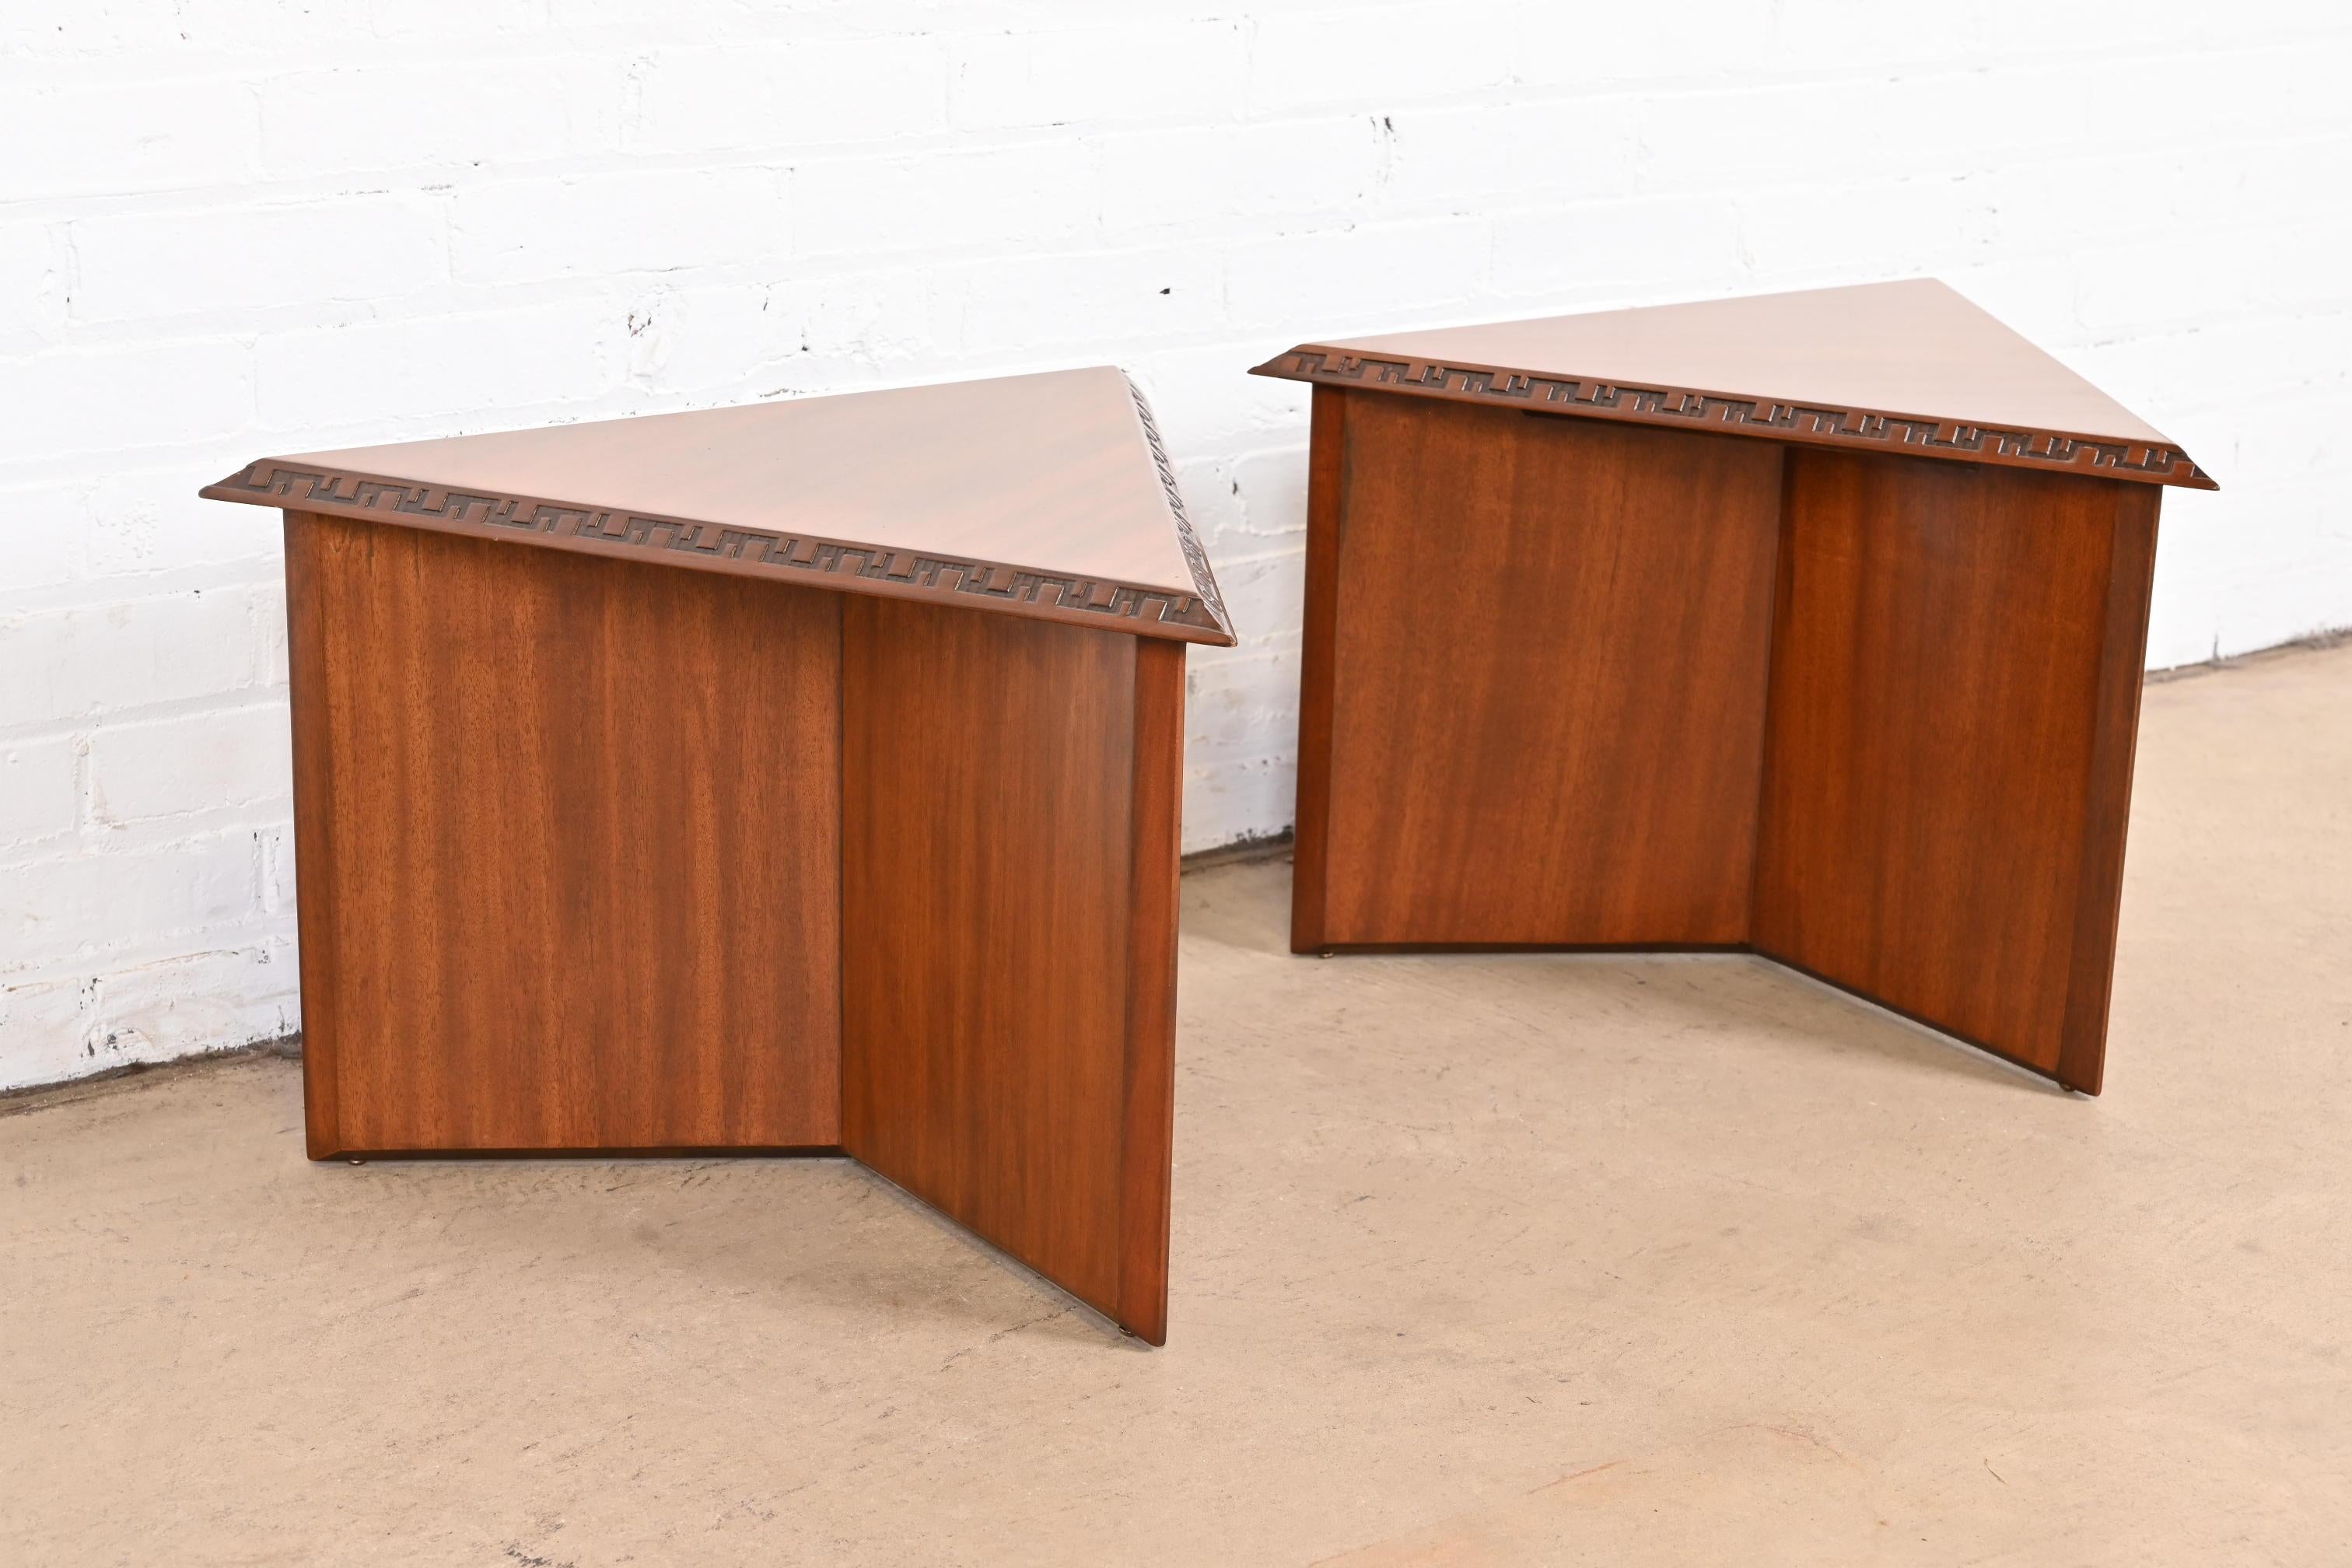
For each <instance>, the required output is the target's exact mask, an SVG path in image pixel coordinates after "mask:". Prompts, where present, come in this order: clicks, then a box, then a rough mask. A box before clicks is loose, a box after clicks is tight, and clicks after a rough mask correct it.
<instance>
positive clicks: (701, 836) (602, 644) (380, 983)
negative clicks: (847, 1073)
mask: <svg viewBox="0 0 2352 1568" xmlns="http://www.w3.org/2000/svg"><path fill="white" fill-rule="evenodd" d="M286 559H287V599H288V620H289V652H290V664H291V678H292V708H293V726H294V780H295V820H296V826H295V840H296V852H297V862H296V868H297V875H298V877H299V893H300V922H301V940H302V952H301V965H302V1015H303V1016H302V1023H303V1036H304V1044H303V1061H304V1080H305V1085H306V1094H307V1099H308V1121H309V1130H310V1152H311V1154H312V1155H313V1156H314V1157H325V1156H329V1155H335V1154H344V1153H362V1152H380V1153H390V1152H426V1151H431V1152H454V1151H476V1152H490V1151H524V1150H542V1151H548V1150H589V1149H595V1150H606V1151H614V1152H625V1151H631V1150H659V1149H746V1148H763V1149H783V1148H824V1147H828V1146H833V1145H836V1144H838V1143H839V1142H840V1136H839V1107H840V1093H839V1078H838V1070H839V1049H838V1040H839V1036H840V1023H839V992H838V984H839V981H838V973H837V953H838V948H839V942H838V935H837V919H838V907H839V906H838V900H839V891H838V873H839V838H838V831H837V827H836V821H835V814H836V811H837V809H838V808H837V805H836V802H837V800H838V784H839V763H838V742H839V712H838V696H839V689H838V660H839V650H840V631H839V626H840V621H839V610H838V607H837V606H838V605H839V600H838V598H837V597H836V596H835V595H829V594H824V593H821V592H815V591H812V590H806V589H800V588H792V587H785V586H782V585H778V584H766V583H757V582H752V581H750V580H747V579H740V578H730V577H723V576H716V575H708V574H699V573H687V572H675V571H670V570H667V569H665V568H662V567H658V566H641V565H636V564H633V563H618V562H612V561H603V560H597V559H594V558H592V557H589V556H584V555H574V554H568V553H564V552H557V551H548V550H518V549H515V548H513V547H512V546H510V545H508V544H505V543H501V542H490V541H484V540H475V539H466V538H461V537H457V536H455V535H449V534H441V533H433V532H426V531H419V530H415V529H406V528H386V527H383V526H380V525H376V524H371V523H363V522H350V521H341V520H337V519H333V518H327V517H320V516H315V515H310V514H304V513H299V512H289V514H287V519H286Z"/></svg>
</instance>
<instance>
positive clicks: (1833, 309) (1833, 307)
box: [1255, 279, 2217, 489]
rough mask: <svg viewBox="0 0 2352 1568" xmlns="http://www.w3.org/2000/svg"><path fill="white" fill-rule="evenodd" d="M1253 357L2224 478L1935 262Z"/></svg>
mask: <svg viewBox="0 0 2352 1568" xmlns="http://www.w3.org/2000/svg"><path fill="white" fill-rule="evenodd" d="M1255 374H1260V375H1272V376H1282V377H1286V378H1288V379H1291V380H1295V381H1307V382H1312V383H1315V384H1334V385H1340V386H1347V387H1362V388H1365V389H1367V390H1373V391H1382V392H1396V393H1403V394H1408V395H1420V396H1428V397H1446V398H1453V399H1455V400H1458V401H1471V402H1477V403H1484V404H1490V405H1503V406H1516V407H1521V408H1525V409H1528V410H1529V411H1534V412H1542V413H1549V414H1563V415H1571V416H1586V417H1591V418H1612V419H1628V420H1633V421H1635V422H1638V423H1643V424H1653V425H1669V426H1679V427H1683V428H1690V429H1705V430H1708V431H1712V432H1716V433H1718V434H1725V435H1744V436H1757V437H1765V438H1768V439H1773V440H1783V441H1805V442H1813V443H1819V444H1822V445H1830V446H1840V447H1853V448H1861V449H1869V448H1876V449H1879V450H1887V451H1895V452H1900V453H1905V454H1908V455H1913V456H1918V457H1931V458H1957V459H1958V460H1961V461H1965V462H1979V463H2000V464H2009V465H2014V466H2019V467H2026V468H2040V469H2043V470H2045V471H2047V470H2050V469H2053V468H2057V469H2070V468H2071V469H2074V470H2078V471H2081V472H2084V473H2087V474H2093V475H2095V476H2098V477H2102V478H2106V479H2137V480H2141V481H2144V482H2147V483H2153V484H2167V485H2183V486H2189V487H2191V488H2195V489H2216V488H2217V487H2216V486H2215V485H2214V483H2213V481H2212V479H2210V478H2208V477H2207V476H2206V474H2205V472H2204V471H2203V470H2202V469H2200V468H2198V466H2197V465H2196V464H2195V463H2193V462H2191V461H2190V460H2189V455H2188V454H2187V453H2186V452H2183V451H2182V450H2181V449H2180V448H2179V447H2178V446H2176V445H2175V444H2174V443H2173V442H2172V441H2171V439H2170V438H2169V437H2166V436H2165V435H2164V434H2163V433H2162V432H2160V431H2158V429H2156V427H2155V426H2151V425H2149V424H2147V422H2146V421H2145V420H2143V419H2141V418H2140V417H2139V416H2137V415H2135V414H2133V413H2132V412H2131V411H2130V410H2129V409H2127V408H2125V407H2124V406H2123V405H2120V404H2118V403H2116V401H2115V400H2114V399H2113V398H2110V397H2109V396H2107V395H2105V393H2103V392H2101V391H2100V390H2099V389H2098V388H2097V387H2095V386H2093V385H2092V384H2090V383H2089V382H2087V381H2085V380H2084V379H2083V378H2082V377H2081V376H2079V375H2077V374H2074V372H2073V371H2071V370H2068V369H2067V368H2066V367H2065V366H2064V365H2063V364H2062V363H2059V362H2058V361H2057V360H2055V359H2053V358H2052V357H2051V356H2050V355H2049V354H2047V353H2044V352H2042V350H2041V349H2038V348H2036V347H2035V346H2034V345H2033V344H2032V343H2031V342H2027V341H2026V340H2025V339H2024V338H2022V337H2021V336H2019V335H2018V334H2017V333H2016V332H2013V331H2011V330H2010V329H2009V328H2007V327H2005V326H2003V325H2002V324H2001V323H2000V321H1996V320H1994V319H1993V317H1992V316H1990V314H1988V313H1987V312H1986V311H1984V310H1981V309H1979V307H1977V306H1976V305H1973V304H1971V303H1970V302H1969V300H1966V299H1963V298H1962V297H1961V296H1960V295H1959V294H1958V293H1957V292H1955V291H1954V290H1953V289H1950V288H1949V287H1948V286H1947V285H1945V284H1943V283H1940V282H1937V281H1936V280H1934V279H1915V280H1912V281H1908V282H1900V283H1866V284H1862V285H1858V286H1855V287H1850V288H1842V289H1806V290H1802V291H1800V292H1796V293H1788V294H1762V295H1756V296H1753V297H1750V298H1748V299H1738V300H1704V301H1701V302H1698V303H1696V304H1685V305H1659V306H1650V307H1645V308H1643V309H1638V310H1603V311H1599V312H1595V313H1591V314H1588V315H1578V316H1553V317H1549V318H1544V319H1540V320H1536V321H1500V322H1495V323H1491V324H1488V325H1485V326H1469V327H1437V328H1426V329H1419V330H1415V331H1404V332H1392V333H1387V334H1383V335H1381V336H1377V337H1362V338H1344V339H1335V340H1332V341H1329V342H1307V343H1301V344H1299V345H1298V346H1297V347H1296V348H1294V349H1291V350H1290V351H1288V352H1287V353H1281V354H1277V355H1276V356H1275V357H1274V358H1273V359H1271V360H1269V361H1267V362H1266V363H1265V364H1262V365H1259V366H1258V367H1257V368H1256V370H1255Z"/></svg>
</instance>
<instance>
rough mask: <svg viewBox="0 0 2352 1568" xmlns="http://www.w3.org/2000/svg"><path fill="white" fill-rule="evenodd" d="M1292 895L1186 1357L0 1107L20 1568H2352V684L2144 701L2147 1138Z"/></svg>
mask: <svg viewBox="0 0 2352 1568" xmlns="http://www.w3.org/2000/svg"><path fill="white" fill-rule="evenodd" d="M1286 894H1287V870H1286V867H1284V866H1283V865H1281V864H1279V863H1274V864H1257V865H1244V866H1235V867H1228V868H1221V869H1217V870H1213V871H1209V872H1204V873H1201V874H1197V875H1195V876H1193V877H1192V878H1191V879H1188V882H1187V889H1186V902H1185V910H1184V936H1183V999H1182V1037H1181V1052H1180V1055H1181V1081H1180V1085H1179V1106H1178V1147H1177V1172H1176V1176H1177V1186H1176V1206H1175V1241H1174V1270H1175V1278H1174V1301H1173V1309H1172V1312H1173V1318H1172V1321H1173V1327H1172V1330H1171V1337H1170V1341H1169V1344H1168V1348H1167V1349H1166V1350H1164V1351H1160V1352H1152V1351H1148V1350H1145V1349H1143V1348H1141V1347H1140V1346H1139V1345H1137V1344H1135V1343H1134V1342H1129V1341H1124V1340H1122V1339H1120V1338H1119V1337H1118V1335H1117V1334H1116V1333H1115V1332H1113V1331H1110V1330H1109V1329H1108V1328H1107V1327H1106V1326H1105V1325H1104V1323H1103V1322H1102V1321H1100V1320H1099V1319H1097V1318H1094V1317H1092V1316H1091V1315H1089V1314H1087V1313H1086V1312H1085V1311H1084V1310H1080V1309H1076V1308H1074V1307H1073V1306H1072V1305H1071V1304H1070V1302H1069V1301H1068V1300H1066V1298H1064V1297H1062V1296H1060V1295H1058V1294H1057V1293H1055V1291H1054V1290H1052V1289H1050V1288H1048V1287H1045V1286H1044V1285H1042V1284H1040V1283H1039V1282H1038V1281H1037V1280H1036V1279H1034V1278H1032V1277H1030V1276H1028V1275H1026V1274H1024V1273H1023V1272H1021V1271H1019V1270H1018V1269H1016V1268H1012V1267H1009V1266H1007V1265H1006V1264H1005V1263H1003V1261H1002V1260H1001V1259H1000V1258H997V1257H996V1256H994V1255H993V1254H992V1253H990V1252H988V1251H987V1250H985V1249H983V1248H982V1247H978V1246H976V1245H975V1244H973V1243H971V1242H970V1241H968V1240H966V1239H965V1238H963V1237H961V1235H959V1234H958V1233H957V1232H955V1231H954V1230H952V1229H950V1227H948V1226H945V1225H944V1224H942V1223H940V1222H939V1221H937V1220H935V1219H933V1218H931V1217H929V1215H926V1214H925V1213H924V1212H923V1211H922V1210H920V1209H919V1208H917V1207H916V1206H914V1205H911V1204H910V1203H909V1202H908V1201H907V1200H905V1199H904V1198H902V1197H900V1196H898V1194H895V1193H894V1192H893V1191H892V1190H891V1189H889V1188H887V1187H886V1186H884V1185H882V1184H879V1183H878V1182H877V1181H875V1180H873V1179H871V1178H869V1177H867V1176H866V1175H864V1174H862V1173H859V1172H858V1171H856V1169H854V1168H852V1167H850V1166H848V1165H845V1164H843V1163H835V1162H781V1161H745V1162H736V1163H726V1162H707V1161H694V1162H670V1163H473V1164H468V1163H426V1164H401V1163H379V1164H372V1165H368V1166H365V1167H360V1168H354V1167H351V1166H347V1165H340V1164H337V1165H310V1164H308V1163H305V1162H304V1161H303V1159H302V1155H301V1141H300V1137H299V1086H298V1081H297V1070H296V1068H295V1067H294V1066H293V1065H292V1064H291V1063H289V1062H286V1061H282V1060H275V1059H261V1060H257V1059H250V1058H248V1059H244V1060H238V1061H234V1062H229V1063H223V1064H216V1065H212V1066H207V1067H199V1068H180V1069H170V1070H166V1071H163V1072H159V1073H155V1074H152V1075H149V1076H146V1077H142V1078H136V1079H126V1080H122V1081H120V1082H116V1083H110V1084H104V1085H95V1086H85V1087H81V1088H75V1089H64V1090H59V1091H56V1092H53V1093H51V1094H48V1095H46V1096H37V1097H34V1098H30V1099H26V1100H15V1101H11V1102H6V1103H5V1104H0V1194H6V1199H5V1210H4V1211H0V1561H5V1562H6V1563H26V1564H33V1563H137V1564H141V1565H142V1568H144V1565H149V1564H156V1563H170V1564H173V1565H175V1568H179V1565H185V1564H191V1563H336V1564H366V1563H480V1564H498V1565H511V1564H516V1563H523V1564H541V1565H546V1568H553V1565H556V1564H575V1565H578V1568H589V1565H591V1564H598V1565H601V1564H607V1563H826V1564H835V1563H926V1564H929V1563H1021V1564H1035V1563H1084V1564H1103V1563H1309V1562H1337V1563H1347V1564H1353V1565H1359V1568H1361V1565H1370V1564H1397V1563H1449V1564H1452V1563H1513V1562H1531V1563H1532V1562H1543V1563H1608V1564H1623V1563H1740V1564H1743V1565H1746V1564H1767V1563H1788V1564H1805V1565H1808V1568H1812V1565H1818V1564H1823V1563H1936V1564H1948V1563H2066V1564H2073V1563H2116V1564H2132V1565H2135V1568H2138V1565H2144V1564H2150V1563H2198V1564H2211V1563H2231V1564H2240V1563H2294V1564H2317V1563H2343V1562H2347V1561H2352V1475H2348V1474H2347V1470H2352V1357H2347V1349H2348V1348H2352V1347H2347V1328H2352V1158H2347V1157H2352V649H2339V650H2336V651H2333V652H2326V653H2305V654H2298V655H2294V656H2290V657H2282V658H2270V659H2264V660H2261V661H2257V662H2255V663H2253V664H2252V665H2250V666H2248V667H2246V668H2238V669H2232V670H2226V671H2222V672H2219V673H2214V674H2210V675H2204V676H2200V677H2198V678H2195V679H2185V680H2179V681H2175V682H2168V683H2165V684H2160V685H2158V686H2155V687H2152V688H2151V689H2149V691H2148V695H2147V717H2146V724H2145V731H2144V734H2143V739H2142V746H2141V757H2140V768H2139V781H2138V798H2137V807H2136V810H2135V814H2134V819H2133V837H2132V847H2131V862H2130V873H2129V887H2128V890H2127V893H2126V900H2125V906H2124V917H2123V940H2122V955H2121V959H2120V964H2119V970H2118V973H2117V977H2116V1001H2115V1015H2114V1039H2113V1046H2112V1054H2111V1058H2110V1065H2109V1070H2108V1083H2109V1086H2110V1087H2109V1089H2108V1092H2107V1094H2106V1096H2105V1098H2104V1099H2102V1100H2080V1099H2076V1098H2073V1097H2070V1096H2067V1095H2063V1094H2061V1093H2058V1092H2056V1091H2054V1090H2053V1089H2048V1088H2046V1087H2044V1086H2042V1085H2041V1084H2040V1083H2038V1082H2036V1081H2034V1080H2032V1079H2027V1078H2025V1077H2022V1076H2021V1075H2019V1074H2016V1073H2014V1072H2012V1071H2011V1070H2009V1069H2007V1068H2002V1067H2000V1066H1999V1065H1996V1064H1994V1063H1992V1062H1990V1061H1989V1060H1988V1059H1987V1058H1982V1057H1979V1056H1977V1055H1974V1054H1972V1053H1969V1052H1968V1051H1966V1050H1963V1049H1960V1048H1958V1047H1953V1046H1951V1045H1949V1044H1947V1043H1945V1042H1943V1041H1940V1040H1938V1039H1937V1038H1936V1037H1931V1036H1929V1035H1927V1034H1926V1033H1924V1032H1922V1031H1919V1030H1917V1029H1915V1028H1913V1027H1911V1026H1907V1025H1906V1024H1903V1023H1900V1022H1898V1021H1896V1020H1895V1019H1892V1018H1890V1017H1888V1016H1885V1015H1883V1014H1879V1013H1876V1012H1873V1011H1870V1010H1867V1009H1865V1008H1863V1007H1860V1006H1858V1005H1854V1004H1853V1003H1852V1002H1850V1001H1848V1000H1846V999H1844V998H1843V997H1841V996H1839V995H1835V994H1831V993H1829V992H1827V991H1825V990H1822V989H1821V988H1819V987H1816V986H1814V985H1811V984H1808V983H1806V982H1803V981H1801V980H1798V979H1795V978H1792V977H1791V976H1790V975H1788V974H1786V973H1781V972H1780V971H1777V970H1774V969H1772V968H1769V967H1768V966H1766V965H1764V964H1762V963H1756V962H1751V961H1748V960H1744V959H1737V958H1617V957H1608V958H1591V957H1585V958H1578V957H1559V956H1544V955H1525V956H1511V957H1491V958H1482V957H1445V958H1375V959H1354V960H1333V961H1330V962H1319V961H1314V960H1304V959H1293V958H1290V957H1288V956H1286V954H1285V953H1284V952H1283V942H1282V933H1283V930H1284V921H1285V900H1286Z"/></svg>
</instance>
